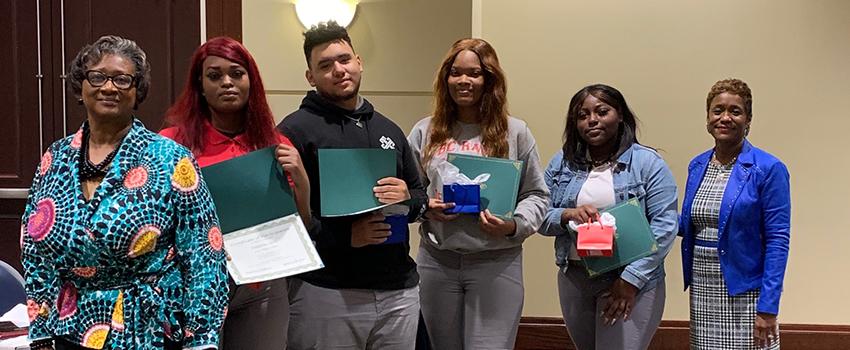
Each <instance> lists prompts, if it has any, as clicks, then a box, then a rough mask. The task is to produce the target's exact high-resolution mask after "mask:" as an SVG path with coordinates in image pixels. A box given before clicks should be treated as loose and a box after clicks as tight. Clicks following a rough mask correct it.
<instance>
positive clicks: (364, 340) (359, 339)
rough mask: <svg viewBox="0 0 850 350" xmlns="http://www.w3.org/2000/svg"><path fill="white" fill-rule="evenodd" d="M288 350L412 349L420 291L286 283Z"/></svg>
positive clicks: (417, 288)
mask: <svg viewBox="0 0 850 350" xmlns="http://www.w3.org/2000/svg"><path fill="white" fill-rule="evenodd" d="M289 283H290V285H289V292H290V315H291V316H290V323H289V325H290V327H289V349H292V350H305V349H357V350H367V349H368V350H371V349H376V350H377V349H380V350H411V349H413V348H414V347H415V344H416V329H417V326H418V323H419V287H418V286H417V287H413V288H408V289H402V290H389V291H382V290H368V289H328V288H322V287H318V286H314V285H312V284H310V283H307V282H304V281H302V280H300V279H297V278H291V279H290V280H289Z"/></svg>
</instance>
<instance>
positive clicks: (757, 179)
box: [679, 79, 791, 349]
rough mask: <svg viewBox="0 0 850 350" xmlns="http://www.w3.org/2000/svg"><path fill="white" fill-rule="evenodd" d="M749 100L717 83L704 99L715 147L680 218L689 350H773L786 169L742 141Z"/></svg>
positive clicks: (786, 216)
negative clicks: (687, 306) (687, 299)
mask: <svg viewBox="0 0 850 350" xmlns="http://www.w3.org/2000/svg"><path fill="white" fill-rule="evenodd" d="M752 101H753V99H752V93H751V91H750V88H749V87H748V86H747V84H746V83H745V82H743V81H741V80H738V79H727V80H721V81H718V82H717V83H715V84H714V86H712V88H711V91H709V93H708V98H707V99H706V111H707V116H706V128H707V130H708V133H709V134H711V136H712V137H714V148H712V149H710V150H708V151H706V152H704V153H702V154H700V155H698V156H697V157H696V158H694V159H693V160H692V161H691V163H690V165H689V166H688V181H687V184H686V189H685V199H684V203H683V207H682V215H681V217H680V224H679V230H680V234H681V235H682V236H683V240H682V263H683V265H684V266H683V272H684V277H685V288H688V287H690V304H691V307H690V316H691V322H690V325H691V337H690V338H691V349H765V348H767V349H778V348H779V326H778V323H777V320H776V316H777V314H779V297H780V294H781V293H782V281H783V278H784V276H785V266H786V263H787V261H788V243H789V237H790V229H791V194H790V188H789V181H788V178H789V175H788V170H787V169H786V167H785V165H784V164H782V162H781V161H780V160H779V159H777V158H776V157H774V156H773V155H771V154H769V153H767V152H765V151H762V150H761V149H758V148H756V147H755V146H753V145H752V144H751V143H750V142H749V141H747V139H746V136H747V134H749V131H750V122H751V121H752Z"/></svg>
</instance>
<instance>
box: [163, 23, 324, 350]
mask: <svg viewBox="0 0 850 350" xmlns="http://www.w3.org/2000/svg"><path fill="white" fill-rule="evenodd" d="M166 122H167V123H168V124H169V125H171V127H169V128H166V129H164V130H162V131H160V134H162V135H163V136H166V137H168V138H171V139H173V140H175V141H177V142H178V143H180V144H182V145H183V146H186V147H187V148H189V149H190V150H191V151H192V153H193V154H194V156H195V158H196V159H197V161H198V165H199V166H201V167H205V166H208V165H212V164H215V163H218V162H221V161H225V160H228V159H231V158H234V157H238V156H240V155H244V154H246V153H249V152H252V151H255V150H258V149H261V148H265V147H269V146H272V145H277V159H278V162H280V165H281V166H282V167H283V169H284V170H285V171H286V173H287V176H288V177H289V183H290V185H291V186H292V188H293V192H294V194H295V201H296V206H297V207H298V212H299V214H300V215H301V219H302V220H304V225H305V226H309V224H310V223H309V220H310V182H309V180H308V178H307V173H306V172H305V170H304V166H303V165H302V163H301V157H300V155H299V154H298V151H297V150H296V149H295V148H294V147H293V146H292V143H291V142H290V141H289V139H287V138H286V137H285V136H283V135H281V134H279V133H278V132H277V131H276V130H275V127H274V118H273V117H272V112H271V109H270V108H269V105H268V103H267V102H266V93H265V89H263V81H262V79H261V78H260V72H259V71H258V70H257V63H256V62H254V58H253V57H251V54H250V53H249V52H248V50H247V49H246V48H245V47H244V46H242V44H240V43H239V42H237V41H236V40H234V39H231V38H228V37H218V38H213V39H210V40H209V41H207V42H206V43H204V44H203V45H201V46H200V47H199V48H198V49H197V50H195V53H194V55H193V56H192V63H191V67H190V68H189V77H188V79H187V81H186V86H185V87H184V88H183V93H182V94H181V95H180V97H179V98H178V99H177V101H176V102H175V103H174V105H173V106H171V108H170V109H169V110H168V112H167V114H166ZM231 290H232V292H231V299H230V305H229V308H228V314H227V318H226V319H225V321H224V331H223V332H222V346H223V348H225V349H280V348H283V347H285V344H286V334H287V327H288V324H289V298H288V292H287V290H288V288H287V283H286V279H285V278H281V279H278V280H274V281H268V282H264V283H261V284H252V285H247V286H238V287H236V288H231Z"/></svg>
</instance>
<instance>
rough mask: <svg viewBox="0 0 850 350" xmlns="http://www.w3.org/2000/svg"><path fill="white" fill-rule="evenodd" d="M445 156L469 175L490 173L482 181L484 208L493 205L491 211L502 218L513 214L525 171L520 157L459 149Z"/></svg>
mask: <svg viewBox="0 0 850 350" xmlns="http://www.w3.org/2000/svg"><path fill="white" fill-rule="evenodd" d="M446 159H447V160H448V161H449V163H452V164H454V166H456V167H457V168H458V169H459V170H460V173H461V174H464V175H466V176H467V177H469V178H470V179H474V178H475V177H476V176H478V175H481V174H484V173H488V174H490V178H489V179H488V180H487V181H486V182H485V183H483V184H481V210H482V211H483V210H484V209H490V213H491V214H493V215H495V216H498V217H500V218H502V219H509V218H511V217H513V216H514V209H516V198H517V194H518V192H519V180H520V176H521V171H522V161H521V160H510V159H503V158H491V157H481V156H473V155H468V154H459V153H449V154H448V156H447V157H446Z"/></svg>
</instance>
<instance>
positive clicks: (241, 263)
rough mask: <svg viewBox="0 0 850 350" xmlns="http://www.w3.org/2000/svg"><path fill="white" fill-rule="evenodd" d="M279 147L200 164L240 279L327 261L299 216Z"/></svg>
mask: <svg viewBox="0 0 850 350" xmlns="http://www.w3.org/2000/svg"><path fill="white" fill-rule="evenodd" d="M274 148H275V147H269V148H264V149H261V150H258V151H254V152H251V153H248V154H246V155H243V156H240V157H236V158H233V159H230V160H227V161H224V162H221V163H217V164H214V165H211V166H208V167H205V168H203V169H201V173H202V174H203V176H204V180H205V182H206V183H207V187H209V189H210V194H211V195H212V198H213V202H214V203H215V206H216V212H217V213H218V217H219V226H220V227H221V232H220V233H224V236H223V237H222V240H223V241H224V249H225V250H226V251H227V253H228V255H229V256H230V257H231V259H230V260H229V261H228V262H227V270H228V271H229V272H230V275H231V276H232V277H233V279H234V280H235V281H236V283H237V284H245V283H253V282H262V281H268V280H272V279H277V278H281V277H286V276H291V275H295V274H299V273H303V272H307V271H312V270H316V269H319V268H322V267H323V266H324V264H323V263H322V260H321V259H320V258H319V254H318V253H317V252H316V248H315V247H314V246H313V242H312V241H311V239H310V236H309V234H308V233H307V229H306V228H305V227H304V223H303V222H302V221H301V218H300V217H299V216H298V211H297V209H296V206H295V199H294V197H293V194H292V189H291V188H290V187H289V182H288V181H287V178H286V175H285V174H284V172H283V169H282V168H281V166H280V164H279V163H278V161H277V157H276V155H275V150H274ZM211 232H212V230H211Z"/></svg>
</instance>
